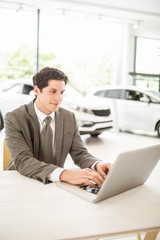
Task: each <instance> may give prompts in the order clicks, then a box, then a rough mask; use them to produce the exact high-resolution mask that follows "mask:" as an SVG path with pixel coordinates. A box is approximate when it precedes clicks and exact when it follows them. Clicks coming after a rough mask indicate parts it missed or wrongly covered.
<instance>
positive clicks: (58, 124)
mask: <svg viewBox="0 0 160 240" xmlns="http://www.w3.org/2000/svg"><path fill="white" fill-rule="evenodd" d="M62 136H63V118H62V116H61V112H60V109H59V110H58V112H56V113H55V147H56V157H55V158H56V159H55V161H56V165H57V166H60V165H59V161H60V155H61V150H62V140H63V138H62Z"/></svg>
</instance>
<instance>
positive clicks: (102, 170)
mask: <svg viewBox="0 0 160 240" xmlns="http://www.w3.org/2000/svg"><path fill="white" fill-rule="evenodd" d="M111 167H112V164H111V163H97V164H96V165H95V169H96V170H97V172H98V173H99V174H100V175H101V177H102V178H103V180H104V179H105V178H106V175H107V173H108V172H109V170H110V169H111Z"/></svg>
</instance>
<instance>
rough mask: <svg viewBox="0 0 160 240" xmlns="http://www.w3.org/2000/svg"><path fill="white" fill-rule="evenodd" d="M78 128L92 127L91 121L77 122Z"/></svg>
mask: <svg viewBox="0 0 160 240" xmlns="http://www.w3.org/2000/svg"><path fill="white" fill-rule="evenodd" d="M77 123H78V126H79V127H92V126H93V125H94V123H93V122H91V121H84V120H77Z"/></svg>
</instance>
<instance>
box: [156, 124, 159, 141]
mask: <svg viewBox="0 0 160 240" xmlns="http://www.w3.org/2000/svg"><path fill="white" fill-rule="evenodd" d="M156 130H157V133H158V136H159V137H160V122H158V123H157V127H156Z"/></svg>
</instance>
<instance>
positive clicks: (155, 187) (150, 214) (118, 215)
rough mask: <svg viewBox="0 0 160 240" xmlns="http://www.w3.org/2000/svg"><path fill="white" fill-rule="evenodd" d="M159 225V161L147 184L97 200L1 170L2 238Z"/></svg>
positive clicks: (89, 235)
mask: <svg viewBox="0 0 160 240" xmlns="http://www.w3.org/2000/svg"><path fill="white" fill-rule="evenodd" d="M159 229H160V163H159V164H158V165H157V167H156V168H155V170H154V172H153V173H152V175H151V176H150V178H149V180H148V181H147V183H146V184H145V185H144V186H141V187H138V188H135V189H133V190H130V191H128V192H126V193H123V194H120V195H118V196H116V197H113V198H110V199H108V200H105V201H102V202H100V203H97V204H94V203H90V202H87V201H86V200H84V199H81V198H79V197H78V196H75V195H73V194H72V193H69V192H67V191H66V190H63V189H61V188H59V187H58V186H57V185H56V184H54V183H51V184H48V185H44V184H43V183H40V182H38V181H36V180H32V179H29V178H27V177H24V176H21V175H20V174H19V173H18V172H16V171H4V172H2V171H1V172H0V239H1V240H35V239H37V240H56V239H59V240H66V239H68V240H71V239H78V240H80V239H91V240H94V239H98V238H100V237H101V238H102V237H110V236H116V235H118V236H120V235H125V234H131V233H137V232H148V231H159Z"/></svg>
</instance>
